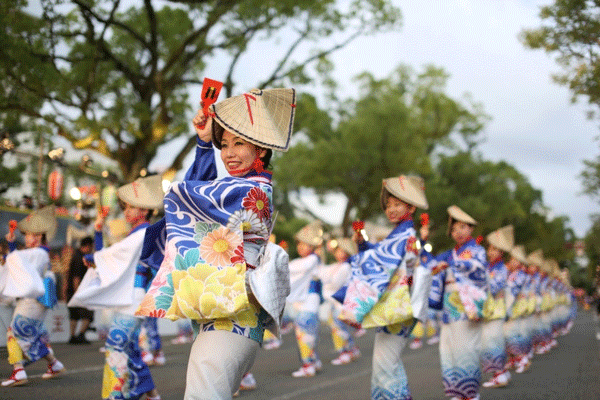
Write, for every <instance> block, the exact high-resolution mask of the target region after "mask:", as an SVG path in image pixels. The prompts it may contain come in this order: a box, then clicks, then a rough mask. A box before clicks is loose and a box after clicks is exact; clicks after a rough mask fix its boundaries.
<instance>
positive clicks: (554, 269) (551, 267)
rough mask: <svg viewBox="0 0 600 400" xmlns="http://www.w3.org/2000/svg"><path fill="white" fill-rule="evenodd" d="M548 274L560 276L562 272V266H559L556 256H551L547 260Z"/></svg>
mask: <svg viewBox="0 0 600 400" xmlns="http://www.w3.org/2000/svg"><path fill="white" fill-rule="evenodd" d="M546 264H547V268H548V271H547V272H548V275H550V276H551V277H558V275H559V274H560V267H559V266H558V262H557V261H556V260H555V259H554V258H550V259H548V260H546Z"/></svg>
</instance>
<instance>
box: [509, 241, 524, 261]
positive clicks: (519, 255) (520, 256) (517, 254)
mask: <svg viewBox="0 0 600 400" xmlns="http://www.w3.org/2000/svg"><path fill="white" fill-rule="evenodd" d="M510 256H511V257H514V258H515V259H516V260H517V261H519V262H520V263H522V264H526V263H527V255H526V254H525V248H524V247H523V246H522V245H518V246H515V247H513V248H512V250H511V251H510Z"/></svg>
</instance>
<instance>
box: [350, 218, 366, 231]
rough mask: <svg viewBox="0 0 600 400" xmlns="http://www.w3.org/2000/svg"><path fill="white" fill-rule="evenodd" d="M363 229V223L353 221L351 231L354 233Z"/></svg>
mask: <svg viewBox="0 0 600 400" xmlns="http://www.w3.org/2000/svg"><path fill="white" fill-rule="evenodd" d="M363 229H365V221H354V222H353V223H352V230H354V231H355V232H360V231H361V230H363Z"/></svg>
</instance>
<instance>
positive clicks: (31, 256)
mask: <svg viewBox="0 0 600 400" xmlns="http://www.w3.org/2000/svg"><path fill="white" fill-rule="evenodd" d="M9 250H10V253H9V254H8V255H7V257H6V264H5V265H4V266H2V267H0V268H2V269H4V270H5V271H2V273H3V274H6V275H5V277H4V279H5V281H4V287H3V288H2V294H3V295H4V296H7V297H14V298H17V301H16V306H15V310H14V312H13V318H12V321H11V323H10V326H9V328H8V332H7V335H6V336H7V337H6V339H7V344H6V346H7V350H8V362H9V363H10V364H17V363H22V364H23V365H24V366H26V365H28V364H31V363H33V362H35V361H37V360H39V359H40V358H43V357H46V356H47V355H48V353H49V352H50V344H49V343H48V339H49V335H48V330H47V329H46V326H45V325H44V318H45V317H46V311H47V308H46V307H45V306H44V305H43V304H42V303H40V302H39V301H38V297H40V296H42V295H43V294H44V286H43V283H42V281H43V279H44V275H45V274H46V271H49V270H50V257H49V252H50V249H49V248H48V247H46V246H39V247H35V248H31V249H24V250H16V243H14V242H13V243H10V242H9Z"/></svg>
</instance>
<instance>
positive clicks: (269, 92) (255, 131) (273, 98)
mask: <svg viewBox="0 0 600 400" xmlns="http://www.w3.org/2000/svg"><path fill="white" fill-rule="evenodd" d="M211 110H212V112H213V113H214V120H215V121H216V122H217V123H218V124H219V125H220V126H221V127H223V129H225V130H227V131H229V132H231V133H233V134H234V135H236V136H239V137H241V138H243V139H245V140H247V141H249V142H250V143H253V144H255V145H257V146H260V147H263V148H267V149H272V150H278V151H287V149H288V148H289V146H290V138H291V136H292V131H293V127H294V114H295V110H296V91H295V90H294V89H265V90H260V89H252V90H251V91H250V92H249V93H244V94H243V95H240V96H234V97H230V98H228V99H225V100H223V101H221V102H219V103H216V104H213V105H212V106H211ZM218 142H219V140H217V141H216V142H215V143H214V144H215V146H216V147H217V148H221V144H220V143H218Z"/></svg>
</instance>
